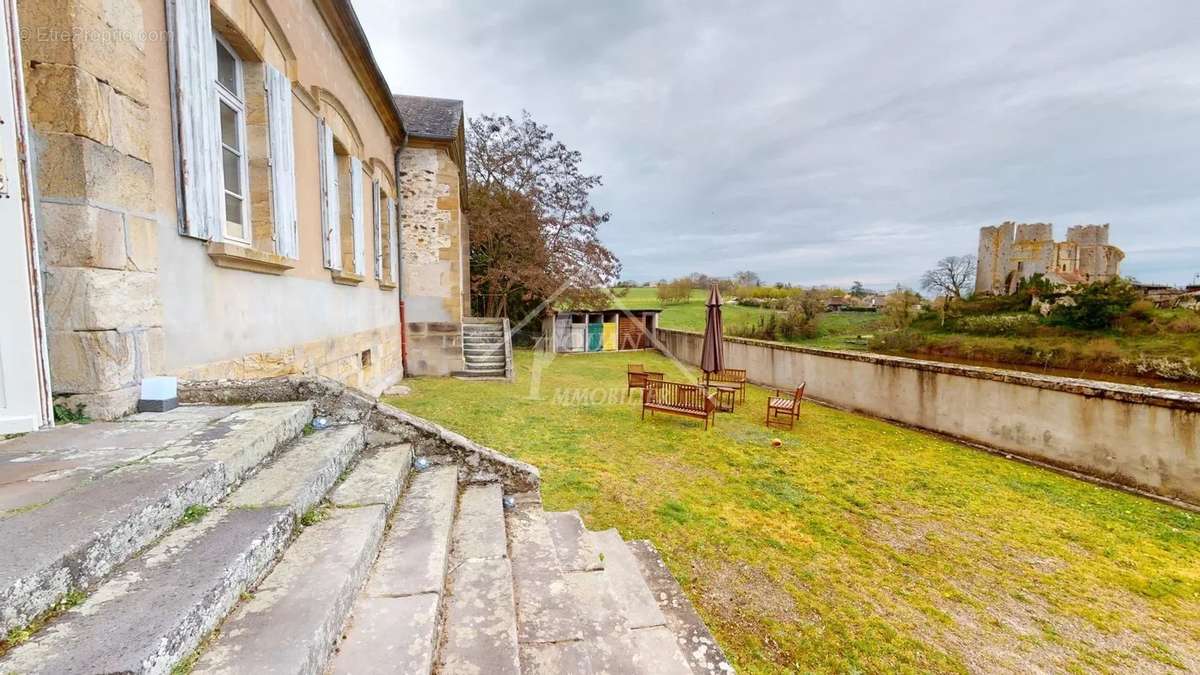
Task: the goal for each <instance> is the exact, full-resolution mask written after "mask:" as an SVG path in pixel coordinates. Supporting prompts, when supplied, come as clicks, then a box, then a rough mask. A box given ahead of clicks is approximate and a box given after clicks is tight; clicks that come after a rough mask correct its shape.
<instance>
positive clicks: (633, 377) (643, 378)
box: [625, 363, 663, 396]
mask: <svg viewBox="0 0 1200 675" xmlns="http://www.w3.org/2000/svg"><path fill="white" fill-rule="evenodd" d="M625 371H626V372H625V377H626V379H627V384H628V388H627V389H626V390H625V393H626V394H629V393H630V392H632V391H633V390H634V389H641V390H642V392H643V396H644V395H645V389H646V382H647V381H649V380H656V381H660V382H661V381H662V379H663V374H662V373H659V372H655V371H653V370H646V366H644V365H642V364H640V363H631V364H629V366H628V367H627V368H626V369H625Z"/></svg>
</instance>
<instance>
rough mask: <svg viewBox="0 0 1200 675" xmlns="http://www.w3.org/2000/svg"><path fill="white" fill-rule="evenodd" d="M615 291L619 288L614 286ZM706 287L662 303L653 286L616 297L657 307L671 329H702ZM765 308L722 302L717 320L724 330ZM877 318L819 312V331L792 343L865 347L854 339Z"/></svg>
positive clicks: (749, 320)
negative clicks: (681, 300)
mask: <svg viewBox="0 0 1200 675" xmlns="http://www.w3.org/2000/svg"><path fill="white" fill-rule="evenodd" d="M618 292H620V291H619V290H618ZM707 299H708V291H704V290H699V289H697V290H693V291H692V295H691V297H690V298H689V299H688V301H687V302H686V303H672V304H668V305H664V304H662V303H661V302H659V300H658V289H656V288H630V289H627V292H626V294H625V296H624V297H618V298H617V301H618V303H619V304H620V305H621V306H623V307H626V308H628V309H659V308H661V309H662V310H663V311H662V315H661V316H660V318H659V326H661V327H662V328H671V329H675V330H690V331H695V332H701V331H703V330H704V317H705V308H704V302H705V300H707ZM771 311H772V310H769V309H760V308H758V307H742V306H740V305H723V306H722V307H721V322H722V324H723V325H724V327H725V332H726V333H729V330H730V329H731V328H733V327H735V326H741V325H745V324H748V323H752V322H755V321H758V320H759V319H760V318H761V317H762V316H764V315H766V314H767V313H769V312H771ZM878 321H879V315H877V314H870V313H863V312H840V313H831V314H823V315H822V316H821V318H820V319H818V326H819V328H820V331H821V334H820V335H818V336H817V337H815V338H812V339H809V340H796V341H795V343H796V344H803V345H807V346H810V347H822V348H827V349H865V348H866V344H865V341H859V340H855V339H854V338H855V337H856V336H858V335H863V334H870V333H872V332H873V330H874V324H875V323H877V322H878Z"/></svg>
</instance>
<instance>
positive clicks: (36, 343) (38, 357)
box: [0, 0, 50, 434]
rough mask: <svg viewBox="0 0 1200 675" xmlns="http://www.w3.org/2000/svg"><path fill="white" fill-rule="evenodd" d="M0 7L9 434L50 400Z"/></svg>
mask: <svg viewBox="0 0 1200 675" xmlns="http://www.w3.org/2000/svg"><path fill="white" fill-rule="evenodd" d="M0 7H3V13H4V16H3V19H4V24H3V30H0V53H2V54H3V56H4V64H3V66H0V67H2V68H3V70H4V80H3V81H2V82H0V317H3V320H2V321H0V434H12V433H18V432H22V431H32V430H33V429H37V428H38V427H41V426H44V425H45V424H48V423H49V399H50V397H49V394H48V393H47V392H46V391H45V389H46V378H45V375H44V373H45V371H44V368H43V366H44V364H45V360H44V358H43V355H44V350H43V348H42V343H41V338H40V335H41V331H40V321H39V314H38V311H39V309H40V303H39V302H38V301H37V295H36V289H35V287H34V284H33V280H34V279H35V269H36V267H35V265H36V262H37V261H36V260H35V257H34V256H35V255H36V254H35V253H34V251H36V250H37V247H36V243H35V238H34V234H33V232H34V230H33V219H32V211H31V210H30V208H29V201H28V190H27V186H28V181H27V180H26V179H27V176H26V174H25V171H26V167H27V166H28V163H27V162H26V161H25V160H26V157H25V154H24V145H25V144H24V135H25V132H24V130H25V117H24V114H23V113H22V111H21V110H20V108H19V106H18V101H21V100H22V87H21V69H20V68H19V67H16V68H14V66H13V64H14V63H20V54H19V48H20V47H19V43H18V42H17V41H16V39H15V36H16V34H17V31H16V22H17V16H16V13H15V12H14V11H13V5H12V3H11V2H10V0H0ZM18 135H20V138H18Z"/></svg>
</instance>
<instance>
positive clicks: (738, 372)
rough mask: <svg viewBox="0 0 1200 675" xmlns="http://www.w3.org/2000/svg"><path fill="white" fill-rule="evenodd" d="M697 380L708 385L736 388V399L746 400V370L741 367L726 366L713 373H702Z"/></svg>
mask: <svg viewBox="0 0 1200 675" xmlns="http://www.w3.org/2000/svg"><path fill="white" fill-rule="evenodd" d="M699 381H700V383H701V384H706V385H709V386H718V387H731V388H733V389H736V390H737V397H738V400H739V401H741V402H743V403H745V401H746V371H745V369H743V368H726V369H725V370H718V371H717V372H715V373H704V374H703V375H701V376H700V380H699Z"/></svg>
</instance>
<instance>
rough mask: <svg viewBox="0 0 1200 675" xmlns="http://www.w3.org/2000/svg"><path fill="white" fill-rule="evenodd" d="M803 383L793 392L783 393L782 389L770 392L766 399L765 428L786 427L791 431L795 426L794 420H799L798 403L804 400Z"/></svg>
mask: <svg viewBox="0 0 1200 675" xmlns="http://www.w3.org/2000/svg"><path fill="white" fill-rule="evenodd" d="M805 384H807V383H805V382H801V383H800V386H799V387H796V390H795V391H784V390H783V389H775V390H774V391H772V392H771V396H770V398H768V399H767V426H768V427H772V426H778V427H785V426H786V427H787V428H788V429H791V428H792V427H794V426H795V424H796V420H797V419H799V418H800V402H801V401H803V400H804V386H805Z"/></svg>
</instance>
